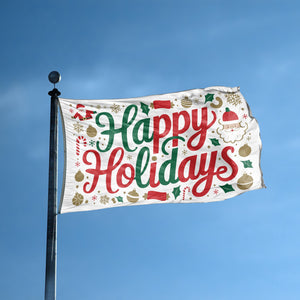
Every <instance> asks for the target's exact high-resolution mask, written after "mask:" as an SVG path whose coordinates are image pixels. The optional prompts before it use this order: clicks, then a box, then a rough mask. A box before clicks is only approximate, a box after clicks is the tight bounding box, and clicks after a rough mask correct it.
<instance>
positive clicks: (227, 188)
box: [220, 183, 234, 193]
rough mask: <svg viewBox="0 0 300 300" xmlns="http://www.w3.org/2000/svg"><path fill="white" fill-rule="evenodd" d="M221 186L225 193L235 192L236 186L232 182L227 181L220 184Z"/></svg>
mask: <svg viewBox="0 0 300 300" xmlns="http://www.w3.org/2000/svg"><path fill="white" fill-rule="evenodd" d="M220 188H221V189H222V190H223V191H224V192H225V193H229V192H233V191H234V188H233V187H232V185H231V184H228V183H226V184H225V185H220Z"/></svg>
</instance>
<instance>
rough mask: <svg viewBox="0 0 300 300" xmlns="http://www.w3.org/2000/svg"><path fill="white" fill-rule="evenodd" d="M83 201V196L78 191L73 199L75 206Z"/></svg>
mask: <svg viewBox="0 0 300 300" xmlns="http://www.w3.org/2000/svg"><path fill="white" fill-rule="evenodd" d="M82 202H83V196H82V195H81V194H79V193H76V194H75V196H74V198H73V199H72V203H73V204H74V205H75V206H79V205H80V204H82Z"/></svg>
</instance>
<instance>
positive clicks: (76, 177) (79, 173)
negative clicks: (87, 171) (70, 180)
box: [75, 170, 84, 182]
mask: <svg viewBox="0 0 300 300" xmlns="http://www.w3.org/2000/svg"><path fill="white" fill-rule="evenodd" d="M83 179H84V175H83V173H82V172H81V171H80V170H79V171H78V172H77V173H76V174H75V180H76V181H78V182H79V181H82V180H83Z"/></svg>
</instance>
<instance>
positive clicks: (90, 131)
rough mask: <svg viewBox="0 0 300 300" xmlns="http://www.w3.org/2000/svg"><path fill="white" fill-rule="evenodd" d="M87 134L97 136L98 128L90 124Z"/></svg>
mask: <svg viewBox="0 0 300 300" xmlns="http://www.w3.org/2000/svg"><path fill="white" fill-rule="evenodd" d="M86 134H87V135H88V136H89V137H95V136H96V135H97V130H96V129H95V128H94V127H93V126H91V125H89V127H88V128H87V130H86Z"/></svg>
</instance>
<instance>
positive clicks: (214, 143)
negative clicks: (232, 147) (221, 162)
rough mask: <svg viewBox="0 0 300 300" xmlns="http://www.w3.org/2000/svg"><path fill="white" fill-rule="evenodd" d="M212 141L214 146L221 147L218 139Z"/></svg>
mask: <svg viewBox="0 0 300 300" xmlns="http://www.w3.org/2000/svg"><path fill="white" fill-rule="evenodd" d="M210 140H211V142H212V144H213V145H214V146H220V143H219V140H218V139H210Z"/></svg>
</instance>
